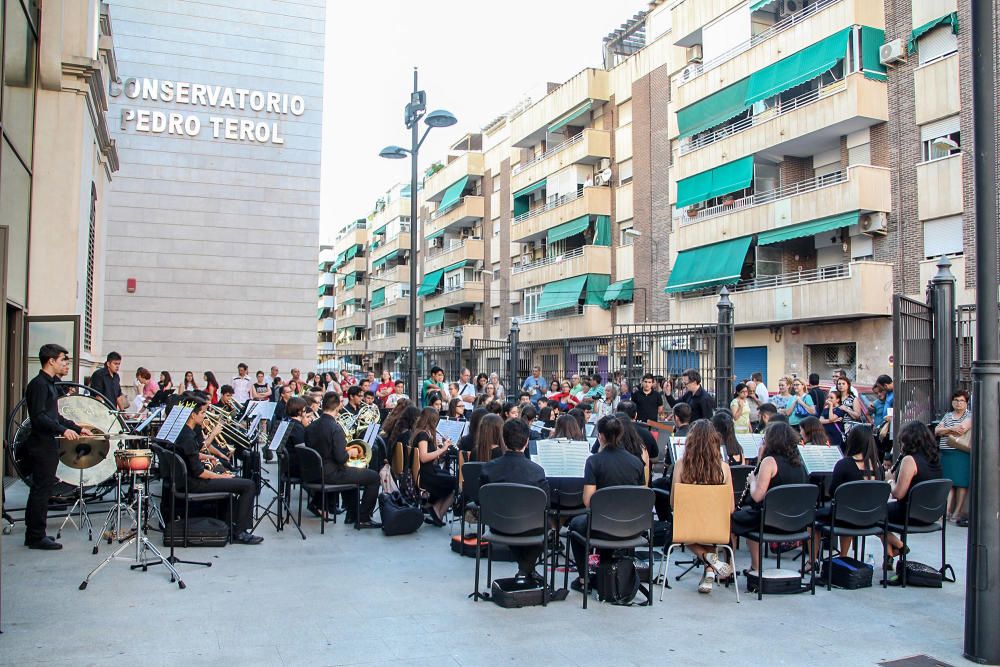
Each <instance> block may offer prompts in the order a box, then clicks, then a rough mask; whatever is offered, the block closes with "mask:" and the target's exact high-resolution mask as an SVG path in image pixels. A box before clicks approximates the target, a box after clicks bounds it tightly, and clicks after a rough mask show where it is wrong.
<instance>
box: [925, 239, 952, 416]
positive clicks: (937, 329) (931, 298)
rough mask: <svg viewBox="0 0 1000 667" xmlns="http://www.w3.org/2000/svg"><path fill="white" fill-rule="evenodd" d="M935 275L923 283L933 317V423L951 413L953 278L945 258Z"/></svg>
mask: <svg viewBox="0 0 1000 667" xmlns="http://www.w3.org/2000/svg"><path fill="white" fill-rule="evenodd" d="M937 267H938V272H937V275H935V276H934V277H933V278H931V280H930V282H928V283H927V305H928V306H930V308H931V312H932V313H933V314H934V347H933V356H932V357H931V358H932V359H933V361H934V420H935V421H937V420H939V419H941V418H942V417H943V416H944V414H945V413H946V412H948V411H949V410H951V392H953V391H955V384H956V382H955V379H956V374H955V368H956V367H957V366H956V363H955V344H956V341H955V338H956V336H955V276H954V275H953V274H952V272H951V260H950V259H948V258H947V257H946V256H945V255H941V259H939V260H938V263H937Z"/></svg>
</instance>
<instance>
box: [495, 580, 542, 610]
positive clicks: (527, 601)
mask: <svg viewBox="0 0 1000 667" xmlns="http://www.w3.org/2000/svg"><path fill="white" fill-rule="evenodd" d="M544 590H545V589H544V587H542V586H539V585H538V584H537V583H535V582H533V581H532V582H525V583H523V584H518V583H517V579H515V578H514V577H509V578H507V579H494V580H493V586H492V591H491V595H490V599H491V600H493V602H495V603H496V604H497V605H498V606H500V607H503V608H504V609H517V608H518V607H535V606H538V605H540V604H542V592H543V591H544Z"/></svg>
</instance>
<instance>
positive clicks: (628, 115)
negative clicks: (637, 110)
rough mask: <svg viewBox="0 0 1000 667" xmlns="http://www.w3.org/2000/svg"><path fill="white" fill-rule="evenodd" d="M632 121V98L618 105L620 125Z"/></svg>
mask: <svg viewBox="0 0 1000 667" xmlns="http://www.w3.org/2000/svg"><path fill="white" fill-rule="evenodd" d="M631 122H632V100H628V101H627V102H623V103H622V104H619V105H618V127H622V126H624V125H628V124H629V123H631Z"/></svg>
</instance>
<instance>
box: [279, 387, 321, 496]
mask: <svg viewBox="0 0 1000 667" xmlns="http://www.w3.org/2000/svg"><path fill="white" fill-rule="evenodd" d="M285 415H286V416H287V417H288V420H289V421H288V432H287V435H286V436H285V442H284V443H283V444H282V445H281V446H282V447H283V448H284V451H285V454H286V455H287V456H288V474H289V476H290V477H301V476H302V475H301V472H300V470H299V452H298V450H297V449H295V446H296V445H304V444H306V427H307V426H309V424H310V423H312V421H313V415H312V413H310V412H309V411H308V410H307V409H306V401H305V399H302V398H299V397H298V396H293V397H292V398H290V399H288V405H287V406H286V407H285Z"/></svg>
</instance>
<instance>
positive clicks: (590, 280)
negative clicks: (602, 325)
mask: <svg viewBox="0 0 1000 667" xmlns="http://www.w3.org/2000/svg"><path fill="white" fill-rule="evenodd" d="M610 284H611V276H609V275H607V274H605V273H588V274H587V284H586V286H585V287H584V289H585V290H586V292H587V293H586V294H584V295H583V303H584V304H585V305H587V306H600V307H601V308H603V309H604V310H607V309H608V308H610V307H611V304H609V303H608V302H607V300H605V298H604V293H605V292H607V291H608V285H610Z"/></svg>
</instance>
